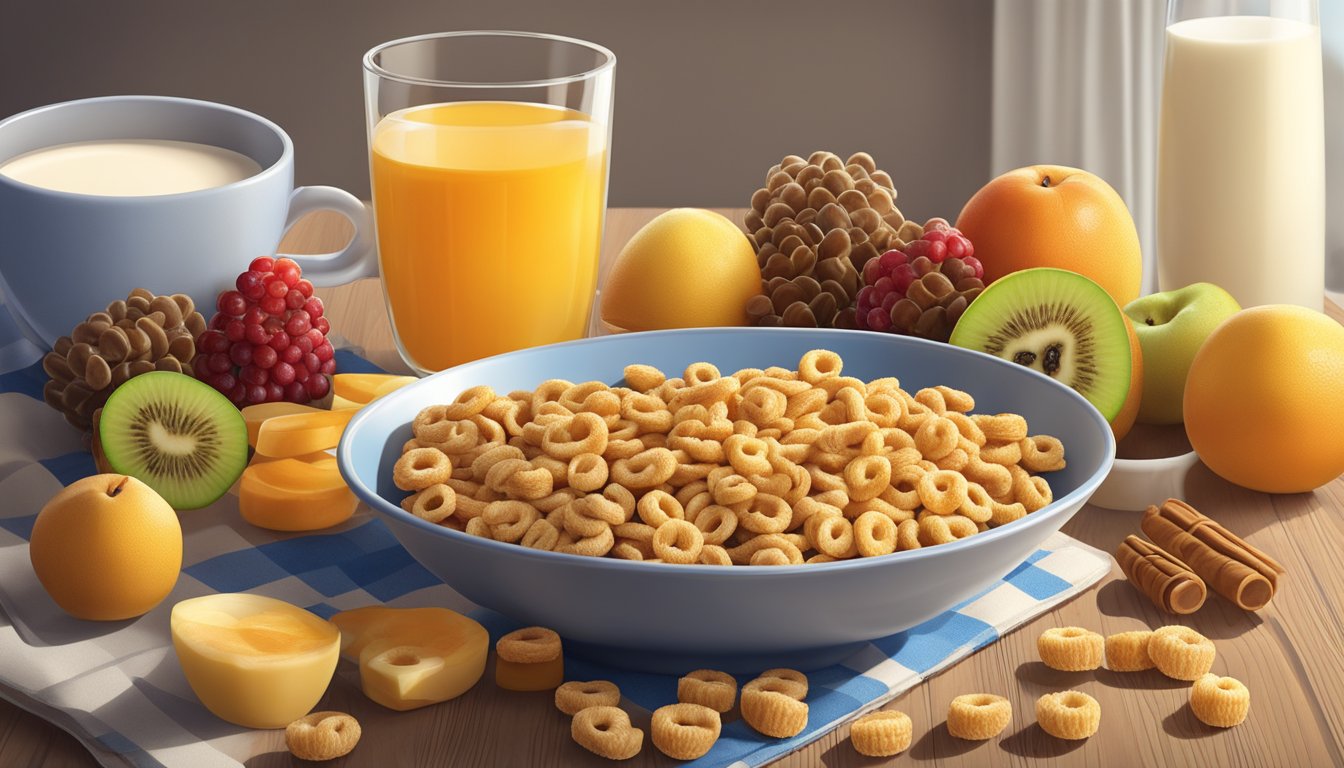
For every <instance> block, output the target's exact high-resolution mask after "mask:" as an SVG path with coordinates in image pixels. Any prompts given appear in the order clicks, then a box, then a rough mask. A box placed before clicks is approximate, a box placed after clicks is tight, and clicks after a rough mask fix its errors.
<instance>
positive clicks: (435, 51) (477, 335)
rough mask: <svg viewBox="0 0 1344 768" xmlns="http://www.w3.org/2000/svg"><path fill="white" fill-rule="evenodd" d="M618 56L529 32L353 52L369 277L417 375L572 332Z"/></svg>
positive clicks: (447, 36) (583, 294) (579, 321)
mask: <svg viewBox="0 0 1344 768" xmlns="http://www.w3.org/2000/svg"><path fill="white" fill-rule="evenodd" d="M615 68H616V57H615V56H614V55H613V54H612V53H611V51H609V50H607V49H606V48H603V47H601V46H599V45H594V44H592V43H587V42H584V41H582V40H575V39H571V38H566V37H558V36H555V35H545V34H534V33H529V32H446V33H440V34H432V35H421V36H418V37H410V38H405V39H402V40H394V41H392V42H389V43H384V44H382V45H379V46H377V47H375V48H373V49H372V50H370V51H369V52H368V53H367V54H365V56H364V93H365V103H366V112H367V117H368V139H369V155H370V175H371V177H372V182H373V183H372V186H373V209H374V218H375V224H376V231H377V238H378V251H379V257H378V258H379V268H380V272H381V276H382V280H383V291H384V295H385V298H386V302H387V309H388V314H389V315H390V317H391V320H392V328H393V334H394V336H395V338H396V343H397V349H398V350H399V351H400V353H401V356H402V359H403V360H405V361H406V363H407V365H409V366H410V367H411V368H413V369H415V370H416V371H417V372H420V373H428V372H432V371H437V370H442V369H444V368H448V367H451V366H454V365H458V364H460V363H464V362H467V361H470V360H476V359H479V358H482V357H488V356H490V355H495V354H499V353H502V352H508V351H511V350H516V349H522V348H525V347H531V346H537V345H541V344H549V343H552V342H558V341H566V340H570V339H576V338H579V337H581V336H583V334H584V331H585V329H586V328H587V325H588V317H589V313H590V312H591V311H592V304H593V292H594V290H595V288H596V281H597V261H598V252H599V249H600V248H601V244H602V223H603V217H604V214H605V211H606V196H607V167H608V147H609V146H610V140H611V118H612V85H613V78H614V76H615Z"/></svg>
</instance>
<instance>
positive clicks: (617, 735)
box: [569, 706, 644, 760]
mask: <svg viewBox="0 0 1344 768" xmlns="http://www.w3.org/2000/svg"><path fill="white" fill-rule="evenodd" d="M569 734H570V736H571V737H573V739H574V741H575V742H577V743H578V745H579V746H581V747H583V748H584V749H586V750H588V751H589V752H592V753H593V754H595V755H598V756H599V757H605V758H607V759H608V760H629V759H630V758H632V757H634V756H635V755H638V754H639V750H641V749H643V748H644V732H643V731H641V730H640V729H638V728H636V727H634V726H633V725H631V724H630V716H629V715H627V714H626V713H625V710H623V709H621V708H619V707H605V706H597V707H588V708H586V709H581V710H579V712H578V714H576V715H574V720H573V721H572V722H571V723H570V724H569Z"/></svg>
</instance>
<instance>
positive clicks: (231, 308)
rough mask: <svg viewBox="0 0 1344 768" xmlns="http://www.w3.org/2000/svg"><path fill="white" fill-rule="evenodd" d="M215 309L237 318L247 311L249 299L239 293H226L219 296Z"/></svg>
mask: <svg viewBox="0 0 1344 768" xmlns="http://www.w3.org/2000/svg"><path fill="white" fill-rule="evenodd" d="M215 308H216V309H218V310H219V311H220V312H223V313H224V314H226V315H232V316H233V317H237V316H239V315H241V314H243V312H245V311H246V310H247V299H245V298H243V294H241V293H239V292H237V291H225V292H223V293H221V294H219V300H218V301H216V302H215Z"/></svg>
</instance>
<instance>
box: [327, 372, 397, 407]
mask: <svg viewBox="0 0 1344 768" xmlns="http://www.w3.org/2000/svg"><path fill="white" fill-rule="evenodd" d="M416 380H417V379H416V377H414V376H394V375H392V374H390V373H338V374H336V375H335V376H333V377H332V379H331V387H332V391H333V392H335V393H336V396H337V397H340V398H344V399H346V400H349V401H351V402H355V403H363V404H364V405H368V404H369V403H371V402H373V401H374V400H376V399H378V398H380V397H382V396H383V395H386V394H387V393H388V392H392V391H395V390H397V389H400V388H401V387H404V386H406V385H407V384H410V383H411V382H413V381H416Z"/></svg>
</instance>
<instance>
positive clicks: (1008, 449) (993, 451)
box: [980, 442, 1022, 467]
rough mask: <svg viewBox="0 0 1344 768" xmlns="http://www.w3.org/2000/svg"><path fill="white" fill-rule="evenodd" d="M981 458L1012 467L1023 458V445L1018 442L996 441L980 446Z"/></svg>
mask: <svg viewBox="0 0 1344 768" xmlns="http://www.w3.org/2000/svg"><path fill="white" fill-rule="evenodd" d="M980 460H981V461H983V462H985V463H987V464H998V465H999V466H1002V467H1010V466H1012V465H1014V464H1016V463H1018V462H1019V461H1021V460H1022V446H1021V445H1019V444H1018V443H1015V442H1014V443H994V444H992V445H982V446H980Z"/></svg>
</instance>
